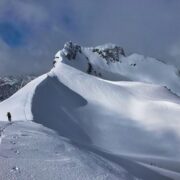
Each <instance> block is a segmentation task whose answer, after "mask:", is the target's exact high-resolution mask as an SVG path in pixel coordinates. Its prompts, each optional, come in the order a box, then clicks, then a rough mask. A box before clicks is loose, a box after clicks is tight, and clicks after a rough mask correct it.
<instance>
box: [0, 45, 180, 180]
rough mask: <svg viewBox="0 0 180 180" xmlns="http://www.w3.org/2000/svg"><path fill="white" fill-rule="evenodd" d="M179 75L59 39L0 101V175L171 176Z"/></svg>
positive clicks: (175, 172) (107, 49)
mask: <svg viewBox="0 0 180 180" xmlns="http://www.w3.org/2000/svg"><path fill="white" fill-rule="evenodd" d="M179 78H180V77H179V74H178V70H177V69H176V68H175V67H173V66H170V65H167V64H164V63H163V62H161V61H159V60H156V59H154V58H148V57H147V58H145V57H144V56H142V55H137V54H132V55H129V56H126V55H125V53H124V50H123V49H122V48H121V47H118V46H116V45H113V44H107V45H104V46H98V47H95V48H85V47H81V46H78V45H75V44H73V43H71V42H70V43H67V44H65V47H64V49H63V50H61V51H59V52H58V53H57V54H56V55H55V60H54V67H53V68H52V70H51V71H50V72H48V73H47V74H45V75H42V76H40V77H39V78H37V79H35V80H33V81H32V82H30V83H29V84H27V85H26V86H25V87H24V88H22V89H21V90H20V91H18V92H17V93H16V94H14V95H13V96H12V97H10V98H9V99H7V100H6V101H4V102H2V103H1V104H0V121H1V122H0V127H1V131H0V134H1V136H0V164H1V166H3V168H2V169H1V171H0V172H1V174H0V178H2V179H6V178H9V179H13V178H14V179H39V178H43V179H123V180H131V179H134V180H140V179H141V180H142V179H143V180H152V179H153V180H161V179H162V180H166V179H177V180H178V179H179V177H180V168H178V166H179V165H180V156H179V154H180V132H179V129H180V120H179V117H180V98H179V96H178V95H179V94H180V81H179V80H180V79H179ZM7 112H11V114H12V121H13V123H12V124H9V123H8V122H7V117H6V113H7ZM29 120H32V121H29ZM23 132H25V133H23ZM14 137H16V138H14ZM59 147H60V148H59ZM26 162H28V163H26ZM163 162H165V163H163ZM179 167H180V166H179Z"/></svg>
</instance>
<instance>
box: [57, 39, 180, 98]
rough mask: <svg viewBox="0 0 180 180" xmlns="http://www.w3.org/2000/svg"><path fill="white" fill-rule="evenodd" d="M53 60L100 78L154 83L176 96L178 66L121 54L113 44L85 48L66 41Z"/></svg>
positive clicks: (179, 83) (179, 82) (178, 90)
mask: <svg viewBox="0 0 180 180" xmlns="http://www.w3.org/2000/svg"><path fill="white" fill-rule="evenodd" d="M57 61H62V62H63V63H65V64H68V65H70V66H72V67H74V68H76V69H79V70H81V71H83V72H86V73H89V74H92V75H95V76H98V77H101V78H103V79H107V80H112V81H120V80H121V81H122V80H124V81H125V80H128V81H140V82H147V83H153V84H158V85H162V86H166V87H167V88H168V89H170V90H172V91H173V92H174V93H176V94H178V95H180V74H179V71H178V69H176V68H175V67H173V66H171V65H167V64H165V63H163V62H161V61H159V60H157V59H154V58H150V57H144V56H143V55H139V54H132V55H129V56H125V52H124V50H123V48H121V47H119V46H116V45H113V44H105V45H102V46H97V47H95V48H86V47H81V46H79V45H76V44H73V43H72V42H69V43H66V44H65V46H64V48H63V49H62V50H61V51H59V52H58V53H57V54H56V56H55V61H54V62H57Z"/></svg>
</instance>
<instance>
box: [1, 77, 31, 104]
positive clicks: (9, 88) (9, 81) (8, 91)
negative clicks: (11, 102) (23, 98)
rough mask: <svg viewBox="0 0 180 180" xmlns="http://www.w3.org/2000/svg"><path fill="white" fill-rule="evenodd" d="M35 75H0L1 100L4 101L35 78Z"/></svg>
mask: <svg viewBox="0 0 180 180" xmlns="http://www.w3.org/2000/svg"><path fill="white" fill-rule="evenodd" d="M34 78H35V76H32V75H30V76H6V77H0V101H3V100H5V99H7V98H8V97H10V96H11V95H13V94H14V93H15V92H17V91H18V90H19V89H20V88H22V87H24V86H25V85H26V84H27V83H29V82H30V81H31V80H33V79H34Z"/></svg>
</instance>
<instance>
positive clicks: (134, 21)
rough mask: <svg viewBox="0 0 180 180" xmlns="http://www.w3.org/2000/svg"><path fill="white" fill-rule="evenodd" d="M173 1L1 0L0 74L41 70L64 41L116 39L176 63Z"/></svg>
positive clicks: (178, 44)
mask: <svg viewBox="0 0 180 180" xmlns="http://www.w3.org/2000/svg"><path fill="white" fill-rule="evenodd" d="M179 9H180V1H179V0H158V1H157V0H133V1H132V0H111V1H109V0H38V1H37V0H29V1H24V0H1V1H0V75H4V74H24V73H43V72H46V71H48V70H49V69H50V68H51V66H52V59H53V56H54V54H55V53H56V51H57V50H58V49H61V48H62V47H63V44H64V43H65V42H66V41H69V40H72V41H74V42H76V43H79V44H81V45H84V46H96V45H99V44H104V43H109V42H112V43H116V44H118V45H120V46H122V47H123V48H124V49H125V51H126V53H129V54H130V53H133V52H137V53H141V54H144V55H146V56H152V57H156V58H159V59H163V60H165V61H167V62H168V63H171V64H174V65H176V66H178V67H179V68H180V23H179V22H180V11H179Z"/></svg>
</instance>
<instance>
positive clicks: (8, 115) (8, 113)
mask: <svg viewBox="0 0 180 180" xmlns="http://www.w3.org/2000/svg"><path fill="white" fill-rule="evenodd" d="M7 117H8V121H9V122H11V113H10V112H7Z"/></svg>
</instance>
